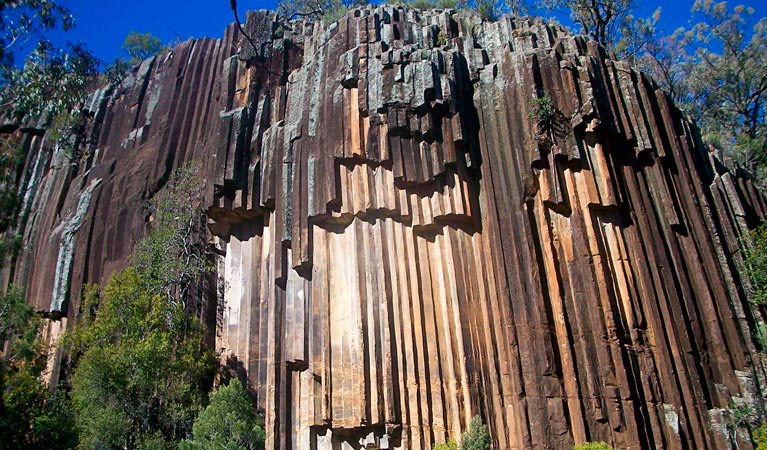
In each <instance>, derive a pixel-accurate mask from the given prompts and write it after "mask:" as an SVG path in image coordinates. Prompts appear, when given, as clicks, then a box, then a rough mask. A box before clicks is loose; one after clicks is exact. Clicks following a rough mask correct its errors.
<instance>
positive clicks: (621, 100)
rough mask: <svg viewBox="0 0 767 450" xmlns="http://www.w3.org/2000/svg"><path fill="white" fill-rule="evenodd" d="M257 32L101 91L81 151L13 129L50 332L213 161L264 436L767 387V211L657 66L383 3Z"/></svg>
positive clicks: (551, 438) (232, 301) (687, 416)
mask: <svg viewBox="0 0 767 450" xmlns="http://www.w3.org/2000/svg"><path fill="white" fill-rule="evenodd" d="M245 29H246V31H247V33H248V34H249V35H250V38H251V39H252V41H253V42H254V43H255V44H256V47H258V48H254V47H253V46H252V45H251V43H250V42H249V40H248V39H246V38H244V36H242V35H241V34H240V32H239V31H238V29H237V28H236V27H234V26H230V27H229V28H228V29H227V30H226V34H225V37H224V38H223V39H221V40H215V39H201V40H196V41H190V42H186V43H183V44H181V45H179V46H177V47H176V48H174V49H173V51H172V52H170V53H168V54H164V55H161V56H158V57H156V58H153V59H150V60H147V61H144V62H143V64H141V65H140V67H137V68H135V69H134V70H133V72H132V73H131V74H130V75H129V76H128V78H127V79H125V80H124V81H123V82H122V83H121V85H119V86H111V87H106V88H103V89H101V90H98V91H97V92H95V93H94V94H93V95H92V96H91V98H90V99H89V101H88V104H87V105H86V112H87V113H88V114H89V116H90V117H91V119H90V126H89V130H88V135H87V137H86V139H85V140H84V142H83V143H82V145H83V147H82V151H81V152H80V153H79V154H78V156H79V159H77V160H76V161H71V160H70V159H67V158H66V157H65V155H64V154H63V152H62V151H61V150H59V148H58V147H56V146H55V145H52V144H51V143H47V142H46V136H45V134H44V132H43V130H37V129H33V128H28V129H21V130H16V131H15V134H14V135H13V136H14V137H13V138H16V139H21V140H23V142H24V143H25V145H26V146H27V148H28V149H29V156H28V158H27V161H26V164H25V166H24V169H23V173H21V174H20V185H21V186H22V188H23V189H24V191H23V192H25V195H24V205H23V213H24V217H25V225H24V227H23V230H22V231H23V236H24V250H23V251H22V253H21V254H20V255H19V256H18V258H16V259H15V261H14V262H13V264H12V265H11V267H9V268H7V269H5V271H4V274H5V277H6V282H7V283H10V282H15V283H19V284H22V285H24V286H26V289H27V297H28V300H29V301H30V302H31V303H33V304H34V305H35V306H36V307H37V308H38V309H39V310H41V311H47V312H50V313H51V317H52V318H53V319H52V321H51V329H52V331H51V332H52V334H56V333H57V332H58V331H54V330H60V329H62V328H64V327H65V324H66V320H67V319H68V320H70V321H71V320H73V319H75V318H76V317H77V315H78V308H79V301H80V300H79V299H80V295H81V291H82V287H83V285H84V283H104V282H106V281H107V280H108V279H109V277H110V276H111V275H112V274H113V273H115V272H116V271H117V270H120V269H122V268H123V267H125V265H126V264H127V263H128V257H129V254H130V252H131V250H132V247H133V244H134V243H135V242H136V241H137V240H139V239H140V238H141V237H142V236H143V235H144V234H145V233H146V230H147V229H148V227H150V226H151V225H150V223H151V219H150V217H149V214H148V212H147V209H146V200H147V199H148V198H150V197H151V196H152V195H153V193H155V192H157V191H158V190H159V189H160V188H161V187H162V186H163V184H164V183H165V181H166V180H167V179H168V177H169V175H170V174H171V172H172V171H173V170H174V169H175V168H176V167H179V166H180V165H181V164H182V163H183V162H185V161H198V163H199V164H200V166H201V167H202V171H203V174H204V179H205V187H206V192H207V197H206V202H207V204H208V205H209V207H210V208H209V211H208V216H209V225H210V232H211V239H212V241H213V242H214V243H215V246H216V247H217V251H216V255H217V256H216V264H217V270H216V274H215V277H211V278H210V280H209V283H208V285H207V289H204V290H203V291H202V292H200V293H199V295H200V296H201V299H202V300H204V301H203V304H204V305H206V307H204V308H203V311H202V312H201V314H202V315H203V316H204V317H205V318H206V320H207V321H208V322H210V323H216V324H217V332H216V336H215V344H216V348H217V350H218V351H220V352H221V354H222V359H224V360H227V361H228V362H229V363H230V364H235V365H239V366H240V368H241V369H244V373H246V374H247V379H248V382H249V386H250V387H251V388H252V389H253V392H254V393H255V395H256V398H257V404H258V407H259V408H260V409H262V410H263V411H264V412H265V416H266V426H267V448H269V449H350V448H355V449H357V448H381V449H387V448H389V449H395V448H401V449H430V448H431V447H432V446H433V445H434V444H435V443H440V442H444V441H445V440H446V439H447V438H451V437H452V438H459V437H460V434H461V432H462V431H463V430H465V429H466V427H467V426H468V423H469V421H470V419H471V418H472V417H473V416H475V415H480V416H482V417H483V419H484V420H485V422H486V423H487V424H488V425H489V428H490V431H491V434H492V437H493V440H494V446H495V447H496V448H499V449H519V448H557V449H569V448H571V447H572V446H573V445H574V444H576V443H581V442H584V441H588V440H603V441H606V442H609V443H611V444H612V445H614V446H615V447H619V448H698V449H721V448H726V447H727V446H728V445H729V438H728V437H727V436H726V430H725V425H724V419H723V410H724V408H726V407H727V406H728V405H729V404H730V403H731V402H735V403H737V402H741V401H749V400H750V399H753V398H758V397H760V396H761V393H760V391H759V380H760V379H761V377H762V375H761V374H762V372H761V369H760V367H761V366H760V363H759V361H760V359H759V356H758V354H757V351H756V348H755V345H754V343H753V339H752V333H751V330H752V329H753V327H754V325H755V323H757V322H758V321H759V320H760V318H759V317H755V316H754V313H753V312H752V311H751V309H750V308H749V306H748V302H747V300H746V297H745V292H744V291H745V289H744V288H743V287H742V286H743V285H744V284H745V283H746V280H744V279H743V275H742V274H740V273H739V269H740V268H741V265H742V257H741V256H740V248H741V245H742V244H741V237H742V236H743V235H744V233H745V232H746V231H747V230H748V228H749V227H753V226H754V225H755V224H756V223H758V222H759V221H760V220H761V219H762V218H763V216H764V214H765V211H767V208H766V205H765V202H764V200H763V197H762V196H761V194H760V193H759V192H758V191H757V190H756V189H755V188H754V186H753V185H752V182H751V180H750V179H749V178H748V177H747V176H742V175H740V174H738V173H735V172H732V171H729V170H727V169H726V168H725V167H724V166H723V165H722V164H721V163H719V162H718V160H716V159H715V158H714V157H713V156H712V155H711V154H710V153H709V152H708V150H706V149H705V148H704V147H703V146H702V144H701V142H700V140H699V138H698V135H697V132H696V131H695V129H694V127H692V126H691V125H690V124H689V123H688V122H687V121H685V120H684V118H683V116H682V115H681V114H680V112H679V111H678V110H677V109H676V108H675V107H674V106H673V105H672V104H670V101H669V99H668V97H667V96H666V95H664V94H663V92H662V91H661V90H660V89H658V87H657V86H656V85H655V84H654V83H653V82H652V81H651V80H650V79H648V78H647V77H646V76H644V75H642V74H640V73H638V72H636V71H635V70H633V69H632V68H631V67H629V66H628V65H626V64H624V63H620V62H614V61H611V60H609V59H608V58H607V55H606V54H605V52H604V50H603V49H601V48H600V47H599V46H597V45H595V44H594V43H593V42H591V41H589V40H587V39H585V38H583V37H579V36H572V35H570V34H568V33H566V32H565V31H564V30H563V29H562V28H560V27H557V26H550V25H546V24H544V23H542V22H540V21H538V20H528V19H502V20H500V21H498V22H496V23H481V22H480V21H479V20H478V19H477V18H474V17H470V16H461V15H459V14H455V13H454V12H452V11H431V12H417V11H413V10H410V9H407V8H403V7H395V6H380V7H376V8H372V7H369V8H367V9H356V10H354V11H353V12H351V13H349V14H347V15H346V16H345V17H343V18H342V19H341V20H340V21H339V22H337V23H335V24H332V25H325V24H322V23H315V24H309V23H303V22H298V23H293V24H291V25H290V26H289V27H286V26H283V25H280V24H279V23H278V22H276V19H275V17H274V15H272V14H271V13H268V12H266V11H260V12H254V13H250V14H249V15H248V18H247V23H246V26H245ZM541 99H543V100H541ZM546 99H551V102H550V103H551V105H552V106H553V109H552V110H551V111H542V108H541V106H548V103H549V102H548V100H546ZM549 112H550V113H551V114H548V113H549ZM544 116H545V117H544ZM5 131H10V129H5ZM738 439H740V441H741V445H742V447H741V448H745V447H747V446H748V445H750V443H748V442H747V438H745V437H744V436H742V435H741V436H740V437H739V438H738ZM360 446H361V447H360Z"/></svg>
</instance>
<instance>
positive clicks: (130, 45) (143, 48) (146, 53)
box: [122, 31, 165, 65]
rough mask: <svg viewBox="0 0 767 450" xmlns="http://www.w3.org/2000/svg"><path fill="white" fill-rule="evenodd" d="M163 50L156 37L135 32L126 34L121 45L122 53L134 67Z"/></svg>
mask: <svg viewBox="0 0 767 450" xmlns="http://www.w3.org/2000/svg"><path fill="white" fill-rule="evenodd" d="M164 48H165V47H164V46H163V45H162V42H161V41H160V39H159V38H158V37H157V36H155V35H153V34H152V33H138V32H136V31H131V32H130V33H128V36H126V37H125V40H124V41H123V45H122V49H123V51H125V53H127V54H128V56H129V57H130V63H131V64H134V65H135V64H138V63H140V62H141V61H143V60H145V59H147V58H149V57H151V56H154V55H156V54H158V53H160V52H161V51H163V49H164Z"/></svg>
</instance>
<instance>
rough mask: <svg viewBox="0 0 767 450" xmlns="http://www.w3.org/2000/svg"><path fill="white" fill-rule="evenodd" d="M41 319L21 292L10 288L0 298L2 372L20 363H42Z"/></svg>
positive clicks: (0, 363) (0, 366)
mask: <svg viewBox="0 0 767 450" xmlns="http://www.w3.org/2000/svg"><path fill="white" fill-rule="evenodd" d="M41 327H42V319H41V318H40V317H39V316H38V315H37V314H35V310H34V308H32V306H31V305H30V304H28V303H27V302H26V301H25V300H24V291H23V290H21V289H20V288H18V287H15V286H12V287H11V288H10V289H9V290H8V292H6V293H4V294H2V296H0V343H2V344H3V345H4V346H5V347H6V348H5V352H4V353H3V356H2V358H0V370H2V371H3V373H5V372H7V371H8V370H11V369H12V368H13V367H15V366H18V365H23V364H30V365H38V366H39V364H40V363H41V361H42V363H43V364H44V360H45V358H44V356H43V355H41V353H42V344H41V341H40V338H39V334H40V328H41Z"/></svg>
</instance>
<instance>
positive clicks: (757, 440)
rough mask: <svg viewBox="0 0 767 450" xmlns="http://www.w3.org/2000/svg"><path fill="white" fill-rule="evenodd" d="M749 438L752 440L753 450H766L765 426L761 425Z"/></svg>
mask: <svg viewBox="0 0 767 450" xmlns="http://www.w3.org/2000/svg"><path fill="white" fill-rule="evenodd" d="M751 438H752V439H753V440H754V444H756V447H754V450H767V424H761V425H760V426H759V427H758V428H757V429H756V430H754V432H753V433H752V434H751Z"/></svg>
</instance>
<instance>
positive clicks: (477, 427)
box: [460, 416, 491, 450]
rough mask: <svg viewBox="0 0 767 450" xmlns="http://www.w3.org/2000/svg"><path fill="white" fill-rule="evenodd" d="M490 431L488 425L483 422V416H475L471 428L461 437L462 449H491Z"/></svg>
mask: <svg viewBox="0 0 767 450" xmlns="http://www.w3.org/2000/svg"><path fill="white" fill-rule="evenodd" d="M490 444H491V441H490V433H488V431H487V426H486V425H485V424H484V423H482V418H481V417H479V416H474V418H473V419H471V423H470V424H469V429H468V430H467V431H466V432H465V433H463V436H462V437H461V446H460V449H461V450H490Z"/></svg>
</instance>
